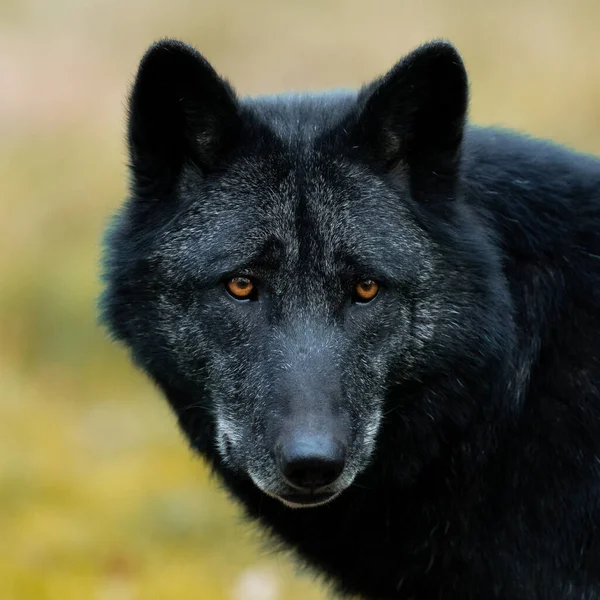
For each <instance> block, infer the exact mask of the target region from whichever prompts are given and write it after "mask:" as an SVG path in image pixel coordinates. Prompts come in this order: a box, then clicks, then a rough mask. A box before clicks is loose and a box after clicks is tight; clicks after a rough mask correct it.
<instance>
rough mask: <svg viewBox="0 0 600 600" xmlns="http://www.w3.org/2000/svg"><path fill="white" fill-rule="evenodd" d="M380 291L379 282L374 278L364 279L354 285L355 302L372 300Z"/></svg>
mask: <svg viewBox="0 0 600 600" xmlns="http://www.w3.org/2000/svg"><path fill="white" fill-rule="evenodd" d="M377 292H379V284H378V283H377V282H376V281H373V280H372V279H363V280H362V281H359V282H358V283H357V284H356V285H355V286H354V302H363V303H366V302H371V300H373V298H375V296H377Z"/></svg>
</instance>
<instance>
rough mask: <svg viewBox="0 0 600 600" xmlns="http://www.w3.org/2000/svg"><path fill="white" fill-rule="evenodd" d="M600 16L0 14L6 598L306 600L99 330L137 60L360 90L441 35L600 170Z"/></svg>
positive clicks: (32, 4) (66, 4) (432, 9)
mask: <svg viewBox="0 0 600 600" xmlns="http://www.w3.org/2000/svg"><path fill="white" fill-rule="evenodd" d="M599 28H600V4H599V3H598V2H597V0H588V1H586V0H576V1H575V0H574V1H571V2H566V1H563V2H558V1H553V0H547V1H543V0H539V1H533V0H530V1H521V2H517V1H516V0H515V1H513V0H511V1H505V2H503V3H492V2H478V1H476V0H450V1H446V0H431V1H426V2H419V1H418V0H409V1H404V2H398V1H397V0H396V1H394V2H391V1H389V2H387V1H383V0H378V1H373V2H370V3H368V4H367V3H364V2H363V1H359V0H345V1H342V0H328V1H321V2H318V1H317V0H305V1H301V0H296V1H290V2H275V1H274V0H257V1H255V2H246V3H242V2H237V3H236V2H233V1H232V0H228V1H226V2H218V1H217V0H211V1H204V2H202V1H195V2H192V1H191V0H173V1H172V2H169V3H167V2H161V3H159V2H142V1H141V0H132V1H129V2H123V1H119V2H117V0H104V1H100V0H97V1H83V0H54V1H53V2H43V0H1V1H0V78H1V79H0V82H1V89H2V94H0V182H1V183H0V185H1V189H2V193H1V194H0V204H1V206H0V207H1V211H0V215H2V216H1V217H0V532H1V536H0V600H15V599H18V600H21V599H30V598H31V599H44V600H45V599H48V600H54V599H60V600H69V599H71V598H72V599H78V600H79V599H81V598H92V599H97V600H130V599H131V600H134V599H135V600H137V599H146V598H148V599H155V598H159V599H160V598H177V599H178V600H186V599H192V598H194V599H210V600H213V599H214V600H219V599H227V600H239V599H244V600H255V599H260V600H279V599H282V600H296V599H298V600H299V599H303V600H310V599H311V598H314V599H317V598H323V597H325V596H324V592H323V590H321V589H320V588H319V587H318V586H317V585H316V584H314V583H312V582H311V581H310V579H308V578H306V577H304V578H300V579H299V578H298V577H296V576H295V575H294V569H293V567H292V566H291V564H290V562H289V561H288V560H287V559H286V558H285V557H273V556H270V555H268V554H266V553H264V552H261V549H260V544H259V542H258V537H257V535H255V534H254V533H253V531H252V529H251V528H250V527H249V526H248V525H242V524H240V522H239V521H240V513H239V512H238V510H237V508H236V507H235V506H234V505H233V504H232V503H231V502H230V501H229V500H227V498H226V497H225V495H224V493H223V492H221V491H220V490H219V489H218V487H217V486H216V485H215V483H214V482H212V481H211V480H210V479H209V476H208V474H207V472H206V469H205V468H204V466H203V465H202V463H201V461H200V460H199V459H196V458H194V457H193V456H191V455H190V453H189V452H188V450H187V448H186V446H185V443H184V441H183V439H182V437H181V436H180V435H179V433H178V431H177V429H176V427H175V423H174V419H173V418H172V416H171V414H170V413H169V411H168V410H167V407H166V405H165V403H164V402H163V401H162V400H161V399H160V398H159V397H158V394H157V393H156V392H155V391H154V390H153V389H152V387H151V386H150V385H149V384H148V383H147V381H146V380H145V379H144V378H143V377H142V376H141V375H140V374H138V373H136V372H135V371H134V370H133V369H132V367H131V366H130V365H129V363H128V361H127V358H126V355H125V353H124V351H123V350H121V349H120V348H118V347H116V346H115V345H113V344H111V343H109V342H108V341H107V340H106V338H105V336H104V334H103V332H102V331H100V330H99V329H98V328H97V326H96V324H95V318H96V317H95V305H94V303H95V297H96V296H97V294H98V291H99V285H98V277H97V265H98V253H99V247H98V242H99V239H100V236H101V232H102V230H103V228H104V226H105V224H106V221H107V219H108V217H109V215H110V214H111V213H112V211H113V210H114V209H115V208H116V207H117V206H118V204H119V203H120V202H121V200H122V198H123V196H124V194H125V185H126V171H125V148H124V145H123V142H122V137H123V119H124V98H125V95H126V92H127V89H128V86H129V84H130V83H131V78H132V76H133V74H134V73H135V69H136V64H137V61H138V60H139V57H140V55H141V53H142V52H143V51H144V49H145V47H146V46H147V45H148V44H149V43H150V42H151V41H152V40H154V39H156V38H158V37H163V36H176V37H181V38H183V39H186V40H187V41H190V42H192V43H194V44H196V45H197V46H198V48H199V49H200V50H201V51H203V52H204V53H205V54H206V55H207V56H208V58H209V59H210V60H211V61H212V62H213V63H214V65H215V66H216V68H217V69H218V70H219V71H221V72H222V73H223V74H224V75H226V76H227V77H228V78H230V80H231V81H232V82H233V83H234V85H235V86H236V87H237V88H238V90H239V91H240V92H241V93H242V94H246V93H260V92H274V91H281V90H285V89H302V88H312V89H317V88H324V87H335V86H356V85H359V84H360V83H362V82H364V81H366V80H368V79H370V78H372V77H373V76H375V75H376V74H379V73H381V72H383V71H384V70H386V69H387V68H388V67H389V66H390V65H391V64H392V63H393V62H394V61H395V60H396V59H397V58H399V57H400V56H401V55H402V54H403V53H404V52H406V51H408V50H409V49H411V48H412V47H413V46H415V45H416V44H419V43H421V42H422V41H425V40H427V39H431V38H433V37H447V38H449V39H451V40H452V41H453V42H454V43H456V44H457V46H458V47H459V49H460V50H461V52H462V53H463V55H464V57H465V61H466V63H467V66H468V68H469V71H470V75H471V80H472V109H471V113H472V116H473V118H474V120H476V121H479V122H484V123H500V124H505V125H509V126H512V127H516V128H522V129H526V130H528V131H529V132H531V133H534V134H538V135H543V136H547V137H554V138H555V139H558V140H559V141H562V142H564V143H567V144H569V145H573V146H576V147H578V148H580V149H583V150H588V151H596V152H598V151H600V111H599V110H598V107H599V106H600V44H598V30H599Z"/></svg>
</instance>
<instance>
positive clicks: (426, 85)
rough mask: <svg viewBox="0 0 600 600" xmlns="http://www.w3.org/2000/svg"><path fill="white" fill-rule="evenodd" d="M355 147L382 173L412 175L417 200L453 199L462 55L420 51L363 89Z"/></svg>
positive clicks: (440, 45)
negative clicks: (398, 172)
mask: <svg viewBox="0 0 600 600" xmlns="http://www.w3.org/2000/svg"><path fill="white" fill-rule="evenodd" d="M359 103H362V107H361V112H360V115H359V117H358V121H357V123H356V125H355V127H354V128H353V131H352V134H351V135H352V138H353V139H352V143H353V145H354V146H355V147H358V148H359V151H360V150H361V149H362V151H363V154H366V157H367V160H369V161H370V162H372V163H374V165H375V166H376V167H377V168H379V169H382V170H386V171H391V170H394V169H398V170H399V171H401V172H406V173H407V175H408V176H409V179H410V183H411V188H412V191H413V194H415V195H416V196H417V197H418V198H419V197H420V198H423V199H426V198H429V199H432V198H434V197H436V196H437V197H438V198H439V197H444V198H445V197H451V196H452V195H453V191H454V182H455V179H456V174H457V169H458V166H459V163H460V153H461V142H462V137H463V130H464V124H465V118H466V112H467V105H468V80H467V73H466V71H465V67H464V65H463V62H462V60H461V58H460V55H459V54H458V52H457V50H456V49H455V48H454V47H453V46H452V45H451V44H449V43H448V42H444V41H436V42H431V43H429V44H425V45H424V46H421V47H420V48H417V49H416V50H414V51H413V52H412V53H410V54H409V55H408V56H406V57H405V58H404V59H402V60H401V61H400V62H398V63H397V64H396V65H395V66H394V67H393V68H392V69H391V71H389V72H388V73H387V74H386V75H385V76H384V77H382V78H381V79H379V80H377V81H375V82H374V83H372V84H371V85H369V86H367V87H366V88H365V89H363V90H362V92H361V95H360V96H359Z"/></svg>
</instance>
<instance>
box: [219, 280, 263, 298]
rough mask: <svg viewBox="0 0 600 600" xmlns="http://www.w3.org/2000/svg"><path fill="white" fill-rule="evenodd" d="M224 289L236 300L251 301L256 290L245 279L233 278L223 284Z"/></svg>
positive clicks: (249, 281)
mask: <svg viewBox="0 0 600 600" xmlns="http://www.w3.org/2000/svg"><path fill="white" fill-rule="evenodd" d="M225 287H226V288H227V291H228V292H229V293H230V294H231V295H232V296H233V297H234V298H235V299H236V300H251V299H252V296H253V295H254V294H255V289H256V288H255V287H254V284H253V283H252V281H251V280H250V279H248V278H247V277H233V278H232V279H229V280H228V281H227V282H226V283H225Z"/></svg>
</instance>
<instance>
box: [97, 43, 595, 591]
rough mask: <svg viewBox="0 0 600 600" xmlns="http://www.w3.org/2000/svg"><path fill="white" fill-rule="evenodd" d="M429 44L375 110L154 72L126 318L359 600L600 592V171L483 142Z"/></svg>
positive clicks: (281, 531)
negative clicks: (258, 93)
mask: <svg viewBox="0 0 600 600" xmlns="http://www.w3.org/2000/svg"><path fill="white" fill-rule="evenodd" d="M467 105H468V83H467V75H466V72H465V68H464V66H463V63H462V61H461V58H460V56H459V55H458V53H457V51H456V50H455V49H454V48H453V46H451V45H450V44H448V43H446V42H442V41H439V42H433V43H430V44H427V45H425V46H422V47H420V48H418V49H417V50H415V51H414V52H412V53H411V54H409V55H408V56H406V57H405V58H404V59H403V60H401V61H400V62H399V63H398V64H397V65H396V66H395V67H393V68H392V70H391V71H389V72H388V73H387V74H386V75H385V76H383V77H382V78H380V79H377V80H376V81H374V82H373V83H371V84H370V85H367V86H365V87H364V88H362V89H361V90H360V91H358V92H352V91H339V92H331V93H324V94H307V95H281V96H270V97H258V98H244V99H240V98H238V97H236V95H235V93H234V91H233V90H232V88H231V87H230V85H229V84H228V83H227V82H226V81H224V80H223V79H222V78H220V77H219V76H218V75H217V74H216V73H215V71H214V70H213V69H212V67H211V66H210V65H209V64H208V63H207V61H206V60H205V59H204V58H203V57H202V56H201V55H200V54H198V53H197V52H196V51H195V50H194V49H192V48H190V47H189V46H187V45H185V44H182V43H180V42H176V41H168V40H167V41H161V42H159V43H157V44H155V45H153V46H152V47H151V48H150V49H149V50H148V52H147V54H146V55H145V56H144V58H143V59H142V62H141V65H140V68H139V72H138V75H137V79H136V81H135V85H134V87H133V91H132V94H131V101H130V113H129V129H128V142H129V149H130V164H131V194H130V197H129V199H128V200H127V201H126V203H125V205H124V207H123V209H122V210H121V212H120V213H119V214H118V216H117V217H116V219H115V222H114V225H113V227H112V228H111V229H110V232H109V234H108V237H107V243H106V255H105V282H106V287H105V292H104V295H103V298H102V301H101V305H102V310H103V319H104V322H105V323H106V325H107V326H108V328H109V329H110V330H111V332H112V334H113V335H114V336H115V337H116V338H117V339H119V340H121V341H123V342H124V343H125V344H126V345H127V346H128V347H129V348H130V349H131V352H132V356H133V359H134V361H135V362H136V363H137V364H138V365H139V366H140V367H141V368H142V369H143V370H144V371H146V372H147V373H148V374H149V375H150V377H151V378H152V379H153V380H154V381H155V382H156V384H157V385H158V386H159V387H160V389H161V390H162V391H163V392H164V395H165V396H166V398H167V399H168V401H169V402H170V404H171V406H172V407H173V410H174V411H175V412H176V414H177V415H178V417H179V422H180V424H181V427H182V429H183V431H184V432H185V434H186V436H187V438H188V439H189V441H190V443H191V445H192V447H193V448H194V449H195V450H196V451H198V452H199V453H201V454H202V455H203V456H204V457H205V458H206V459H207V461H208V462H209V463H210V464H211V466H212V468H213V469H214V471H215V472H216V473H217V475H218V476H219V477H220V479H221V481H222V482H223V483H224V484H225V486H226V487H227V488H228V489H229V490H230V491H231V492H232V493H233V495H234V496H235V497H237V498H239V500H240V501H241V502H242V503H243V505H244V506H245V508H246V510H247V513H248V515H249V516H250V517H252V518H254V519H257V520H258V521H259V522H260V523H261V524H262V525H263V526H264V527H266V529H267V530H269V531H271V532H272V534H273V535H274V536H275V537H276V538H278V539H279V540H280V541H283V542H284V543H285V544H286V545H287V546H288V547H290V548H292V549H294V550H295V551H296V553H297V555H298V556H300V557H301V558H302V559H303V560H304V561H305V562H307V563H308V564H310V565H312V566H314V567H315V568H316V569H317V570H319V571H320V572H322V573H323V574H324V575H325V576H326V577H327V578H328V580H330V581H332V582H333V584H334V585H335V586H336V589H338V590H339V591H340V592H342V593H348V594H357V595H360V596H361V597H364V598H378V599H392V598H404V599H415V600H428V599H435V600H438V599H443V600H453V599H456V600H470V599H472V600H474V599H481V600H489V599H491V598H502V599H507V600H508V599H510V600H520V599H522V600H526V599H527V600H530V599H532V598H536V599H540V600H548V599H561V600H569V599H571V600H575V599H577V600H584V599H585V600H593V599H599V598H600V160H598V159H597V158H594V157H591V156H587V155H584V154H579V153H575V152H573V151H570V150H567V149H565V148H562V147H560V146H558V145H555V144H552V143H550V142H546V141H540V140H535V139H531V138H527V137H523V136H520V135H516V134H513V133H509V132H505V131H501V130H497V129H489V128H478V127H474V126H471V125H467V124H466V111H467Z"/></svg>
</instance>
